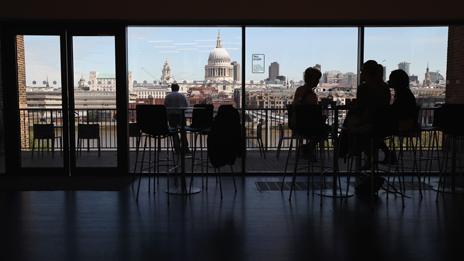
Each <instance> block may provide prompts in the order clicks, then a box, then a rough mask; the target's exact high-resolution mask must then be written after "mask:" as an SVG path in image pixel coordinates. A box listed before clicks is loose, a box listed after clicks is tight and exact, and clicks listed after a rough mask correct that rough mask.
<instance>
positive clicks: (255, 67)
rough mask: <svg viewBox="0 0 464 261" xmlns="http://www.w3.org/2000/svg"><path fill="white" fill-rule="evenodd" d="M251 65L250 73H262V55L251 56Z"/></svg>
mask: <svg viewBox="0 0 464 261" xmlns="http://www.w3.org/2000/svg"><path fill="white" fill-rule="evenodd" d="M251 65H252V67H251V71H252V73H264V54H253V55H252V58H251Z"/></svg>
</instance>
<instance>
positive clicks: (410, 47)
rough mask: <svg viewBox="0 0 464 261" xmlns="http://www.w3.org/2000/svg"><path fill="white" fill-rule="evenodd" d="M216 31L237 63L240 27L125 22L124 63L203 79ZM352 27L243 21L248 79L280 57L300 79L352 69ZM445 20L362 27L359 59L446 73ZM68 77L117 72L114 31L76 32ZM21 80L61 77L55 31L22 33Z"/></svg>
mask: <svg viewBox="0 0 464 261" xmlns="http://www.w3.org/2000/svg"><path fill="white" fill-rule="evenodd" d="M218 32H220V34H221V39H222V43H223V47H224V48H226V49H227V51H228V52H229V54H230V56H231V60H232V61H238V62H239V63H241V42H242V39H241V35H242V33H241V28H239V27H129V28H128V63H129V70H130V71H132V73H133V79H134V80H137V81H144V80H147V81H149V82H152V81H153V80H159V79H160V76H161V70H162V66H163V63H164V61H166V60H167V61H168V62H169V64H170V66H171V70H172V73H173V75H174V78H175V79H176V80H178V81H182V80H203V79H204V66H205V65H206V64H207V62H208V55H209V52H210V51H211V50H212V49H213V48H214V47H215V45H216V36H217V34H218ZM357 32H358V30H357V28H352V27H345V28H283V27H280V28H275V27H248V28H246V57H245V61H246V79H247V81H248V80H263V79H265V78H267V77H268V66H269V64H270V63H271V62H278V63H279V65H280V75H284V76H286V77H287V79H289V80H296V81H299V80H301V79H302V74H303V71H304V70H305V69H306V68H307V67H308V66H314V65H315V64H321V65H322V71H323V72H324V71H328V70H339V71H341V72H344V73H345V72H356V67H357V66H356V60H357V39H358V36H357ZM447 34H448V29H447V27H415V28H408V27H400V28H388V27H387V28H366V29H365V60H368V59H375V60H377V61H378V62H380V63H382V64H384V65H386V67H387V74H389V73H390V71H391V70H394V69H397V67H398V63H399V62H402V61H407V62H410V63H411V65H410V73H411V74H415V75H418V76H419V79H420V80H422V79H423V77H424V73H425V68H426V67H427V63H428V64H429V66H430V70H431V71H437V70H438V71H440V72H441V73H442V74H443V75H445V74H446V54H447V39H448V37H447ZM73 48H74V69H75V72H74V77H75V81H76V82H77V81H78V80H79V78H80V77H81V76H84V78H86V79H87V78H88V74H89V72H90V71H92V70H94V71H97V72H101V73H105V74H114V72H115V64H114V63H115V54H114V51H115V47H114V38H113V37H111V36H92V37H74V38H73ZM25 52H26V81H27V83H28V85H31V83H32V81H33V80H35V81H38V82H42V81H44V80H45V79H46V78H47V77H48V79H49V81H50V82H53V81H57V82H58V83H59V82H60V55H59V52H60V47H59V37H58V36H26V37H25ZM252 54H264V55H265V65H264V67H265V72H264V73H253V72H252V70H251V57H252Z"/></svg>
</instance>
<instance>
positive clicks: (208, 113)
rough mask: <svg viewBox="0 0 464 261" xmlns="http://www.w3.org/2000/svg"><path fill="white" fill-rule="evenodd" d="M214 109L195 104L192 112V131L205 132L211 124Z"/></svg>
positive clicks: (207, 105)
mask: <svg viewBox="0 0 464 261" xmlns="http://www.w3.org/2000/svg"><path fill="white" fill-rule="evenodd" d="M213 114H214V107H213V105H212V104H195V105H194V106H193V111H192V124H191V125H190V127H192V128H194V129H200V130H205V129H208V128H210V127H211V124H212V122H213Z"/></svg>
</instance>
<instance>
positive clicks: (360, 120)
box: [344, 60, 391, 169]
mask: <svg viewBox="0 0 464 261" xmlns="http://www.w3.org/2000/svg"><path fill="white" fill-rule="evenodd" d="M382 76H383V67H382V66H381V65H379V64H378V63H377V62H376V61H373V60H369V61H366V62H365V63H364V64H363V66H362V68H361V75H360V79H361V84H360V85H359V86H358V90H357V94H356V95H357V97H356V102H355V103H354V104H353V105H352V107H351V109H350V111H349V112H348V115H347V118H346V120H345V122H344V125H345V128H346V129H347V130H348V132H349V133H350V134H351V135H356V136H357V143H356V148H351V149H354V150H356V151H363V152H364V153H365V154H366V156H367V160H366V163H365V164H364V166H363V167H362V168H363V169H368V168H370V165H369V164H370V162H371V153H370V152H371V149H370V146H369V144H370V142H371V139H373V142H374V144H373V146H374V148H375V149H378V148H382V149H385V147H386V145H385V144H384V142H383V139H384V138H385V137H386V136H387V135H388V133H386V132H385V131H384V130H385V128H384V127H385V126H386V125H387V126H388V121H385V115H386V114H387V111H388V107H389V104H390V98H391V94H390V90H389V88H388V86H387V84H386V83H385V82H384V81H383V79H382Z"/></svg>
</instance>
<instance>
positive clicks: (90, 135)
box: [73, 36, 118, 167]
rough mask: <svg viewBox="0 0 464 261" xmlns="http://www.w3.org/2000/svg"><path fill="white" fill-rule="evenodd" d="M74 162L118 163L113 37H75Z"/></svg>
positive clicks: (82, 164) (103, 164)
mask: <svg viewBox="0 0 464 261" xmlns="http://www.w3.org/2000/svg"><path fill="white" fill-rule="evenodd" d="M73 54H74V56H73V61H74V72H73V73H74V104H75V110H74V117H75V124H76V125H75V128H76V155H77V157H76V165H77V166H78V167H89V166H90V167H102V166H104V167H114V166H117V154H116V150H117V146H118V143H117V122H116V68H115V61H116V60H115V59H116V57H115V38H114V36H74V37H73Z"/></svg>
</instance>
